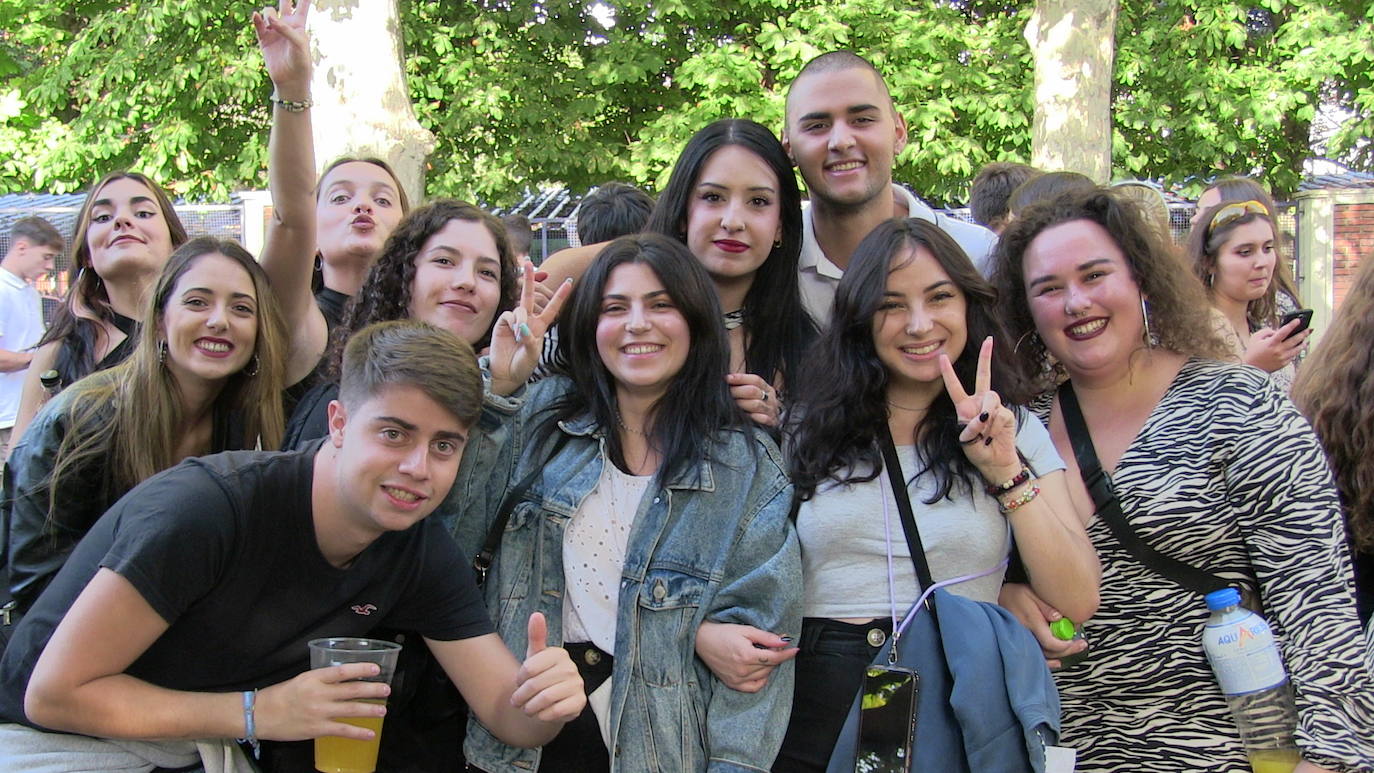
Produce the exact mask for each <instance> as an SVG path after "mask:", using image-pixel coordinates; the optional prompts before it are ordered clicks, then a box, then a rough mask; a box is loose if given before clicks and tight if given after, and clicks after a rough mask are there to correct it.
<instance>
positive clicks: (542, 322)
mask: <svg viewBox="0 0 1374 773" xmlns="http://www.w3.org/2000/svg"><path fill="white" fill-rule="evenodd" d="M520 281H521V283H522V284H521V287H520V302H519V303H517V304H516V306H515V308H514V309H511V310H510V311H507V312H503V313H502V314H501V316H500V317H498V318H497V320H496V326H495V327H494V328H492V331H491V350H490V358H491V391H492V393H494V394H498V395H509V394H512V393H514V392H515V390H517V389H519V388H520V387H521V386H522V385H524V383H525V382H526V381H528V380H529V378H530V375H531V374H532V373H534V369H535V367H537V366H538V365H539V356H540V354H542V353H543V349H544V346H543V344H544V334H545V333H547V332H548V330H549V328H551V327H553V325H554V323H555V322H557V321H558V313H559V312H560V311H562V309H563V303H564V302H565V301H567V299H568V295H569V294H570V293H572V280H571V279H569V280H567V281H565V282H563V284H562V285H561V286H559V288H558V289H557V290H555V291H554V293H553V296H552V297H550V298H549V300H548V303H546V304H544V307H543V308H542V309H539V310H536V308H535V306H536V304H537V300H536V299H537V297H538V291H537V290H536V289H535V285H536V282H535V271H534V264H533V263H530V262H528V261H526V263H525V269H524V271H523V272H522V275H521V280H520Z"/></svg>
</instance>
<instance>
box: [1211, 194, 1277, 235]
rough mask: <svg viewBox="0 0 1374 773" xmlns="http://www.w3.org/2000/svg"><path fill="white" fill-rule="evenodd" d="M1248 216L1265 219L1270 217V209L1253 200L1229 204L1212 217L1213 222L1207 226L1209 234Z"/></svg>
mask: <svg viewBox="0 0 1374 773" xmlns="http://www.w3.org/2000/svg"><path fill="white" fill-rule="evenodd" d="M1246 215H1264V216H1265V217H1269V216H1270V215H1269V208H1268V207H1266V206H1264V205H1263V204H1261V203H1260V202H1258V201H1255V200H1253V199H1251V200H1250V201H1238V202H1236V203H1234V204H1227V205H1226V206H1224V207H1222V208H1221V209H1218V210H1217V211H1216V214H1214V215H1212V222H1210V223H1208V224H1207V233H1209V234H1210V233H1212V232H1213V231H1215V230H1217V229H1218V228H1221V227H1222V226H1224V225H1226V224H1227V223H1231V222H1234V221H1236V220H1239V219H1241V218H1242V217H1245V216H1246Z"/></svg>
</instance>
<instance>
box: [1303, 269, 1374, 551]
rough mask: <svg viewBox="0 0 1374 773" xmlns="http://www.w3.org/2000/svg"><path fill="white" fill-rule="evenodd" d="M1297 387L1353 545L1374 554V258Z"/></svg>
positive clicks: (1311, 359) (1332, 324)
mask: <svg viewBox="0 0 1374 773" xmlns="http://www.w3.org/2000/svg"><path fill="white" fill-rule="evenodd" d="M1362 263H1363V265H1361V266H1360V273H1359V275H1358V276H1357V277H1356V278H1355V284H1354V285H1353V286H1352V287H1351V288H1350V293H1349V294H1348V295H1346V296H1345V300H1344V301H1342V302H1341V308H1340V311H1339V312H1337V314H1336V318H1335V319H1334V320H1332V322H1331V326H1330V328H1329V329H1328V330H1327V331H1326V334H1325V335H1323V336H1322V340H1321V343H1319V344H1317V348H1316V349H1315V350H1313V352H1312V354H1311V355H1310V356H1308V358H1307V359H1306V361H1304V362H1303V364H1302V369H1301V370H1299V371H1298V378H1297V380H1296V381H1295V382H1294V383H1293V402H1294V404H1296V405H1297V406H1298V410H1300V411H1302V413H1303V415H1304V416H1306V417H1307V420H1308V421H1310V422H1311V423H1312V429H1314V430H1316V432H1317V437H1318V438H1320V439H1321V443H1322V447H1323V448H1325V449H1326V456H1327V458H1328V459H1329V460H1330V461H1331V469H1332V471H1333V472H1334V473H1335V475H1336V488H1337V489H1338V490H1339V491H1340V494H1341V502H1342V504H1344V505H1345V512H1346V519H1347V521H1348V523H1349V528H1350V538H1351V541H1352V542H1353V543H1354V544H1355V546H1356V547H1357V548H1359V549H1360V550H1361V551H1363V552H1374V454H1371V453H1370V452H1369V449H1370V448H1374V378H1370V373H1374V258H1372V257H1368V256H1366V257H1365V259H1364V261H1363V262H1362Z"/></svg>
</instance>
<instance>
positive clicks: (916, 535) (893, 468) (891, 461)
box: [879, 427, 935, 591]
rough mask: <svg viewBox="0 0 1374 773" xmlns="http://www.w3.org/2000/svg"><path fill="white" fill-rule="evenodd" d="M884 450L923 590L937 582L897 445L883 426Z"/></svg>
mask: <svg viewBox="0 0 1374 773" xmlns="http://www.w3.org/2000/svg"><path fill="white" fill-rule="evenodd" d="M879 440H880V443H881V445H882V451H883V466H884V467H886V468H887V479H888V482H889V483H890V484H892V496H893V497H894V498H896V500H897V513H898V514H899V515H900V516H901V519H902V531H903V532H905V533H906V546H907V549H908V550H910V551H911V563H912V564H914V565H915V566H916V579H917V581H919V582H920V583H921V590H922V591H925V590H926V589H927V588H929V587H930V586H932V585H934V584H935V580H934V579H933V578H932V577H931V574H930V564H929V563H928V562H927V561H926V549H925V545H923V544H921V531H920V530H919V529H917V528H916V516H915V514H914V513H912V511H911V497H910V495H908V494H907V490H906V476H905V475H903V474H902V463H901V462H900V461H898V460H897V446H896V445H894V444H893V442H892V433H891V432H890V431H888V429H887V427H883V435H882V437H881V438H880V439H879Z"/></svg>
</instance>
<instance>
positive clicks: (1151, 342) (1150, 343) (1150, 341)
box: [1140, 293, 1159, 349]
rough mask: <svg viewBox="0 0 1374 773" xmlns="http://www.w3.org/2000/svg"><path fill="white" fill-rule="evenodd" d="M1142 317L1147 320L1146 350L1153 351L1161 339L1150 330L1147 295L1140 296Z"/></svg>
mask: <svg viewBox="0 0 1374 773" xmlns="http://www.w3.org/2000/svg"><path fill="white" fill-rule="evenodd" d="M1140 316H1141V318H1142V319H1144V320H1145V348H1146V349H1153V348H1155V347H1156V346H1158V345H1159V339H1158V338H1157V337H1156V336H1155V334H1154V333H1153V332H1152V331H1151V330H1150V309H1149V307H1148V306H1146V305H1145V295H1144V294H1143V293H1142V294H1141V296H1140Z"/></svg>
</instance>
